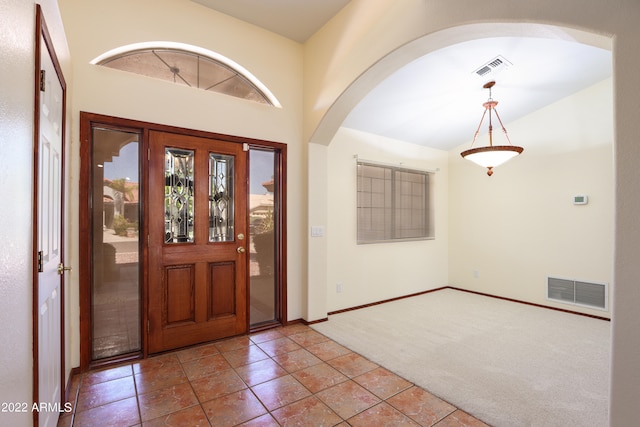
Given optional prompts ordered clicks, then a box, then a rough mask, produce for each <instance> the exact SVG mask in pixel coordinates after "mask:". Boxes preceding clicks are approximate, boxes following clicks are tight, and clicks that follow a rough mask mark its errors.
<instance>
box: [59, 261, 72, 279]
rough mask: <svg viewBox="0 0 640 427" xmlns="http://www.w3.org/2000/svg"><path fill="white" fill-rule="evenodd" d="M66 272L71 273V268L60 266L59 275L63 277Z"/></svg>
mask: <svg viewBox="0 0 640 427" xmlns="http://www.w3.org/2000/svg"><path fill="white" fill-rule="evenodd" d="M65 271H71V267H65V266H64V265H62V263H60V264H58V274H59V275H61V276H62V275H63V274H64V272H65Z"/></svg>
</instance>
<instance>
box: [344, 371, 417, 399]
mask: <svg viewBox="0 0 640 427" xmlns="http://www.w3.org/2000/svg"><path fill="white" fill-rule="evenodd" d="M353 380H354V381H355V382H357V383H358V384H360V385H361V386H362V387H364V388H366V389H367V390H369V391H370V392H371V393H373V394H375V395H376V396H378V397H379V398H380V399H382V400H385V399H388V398H389V397H391V396H393V395H395V394H398V393H399V392H401V391H402V390H406V389H408V388H409V387H411V386H412V385H413V384H412V383H410V382H409V381H407V380H405V379H404V378H402V377H399V376H398V375H396V374H394V373H393V372H390V371H388V370H386V369H384V368H376V369H374V370H373V371H369V372H367V373H366V374H362V375H360V376H357V377H355V378H354V379H353Z"/></svg>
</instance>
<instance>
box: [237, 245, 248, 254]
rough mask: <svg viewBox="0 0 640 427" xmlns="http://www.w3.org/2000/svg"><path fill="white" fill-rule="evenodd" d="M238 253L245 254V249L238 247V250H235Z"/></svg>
mask: <svg viewBox="0 0 640 427" xmlns="http://www.w3.org/2000/svg"><path fill="white" fill-rule="evenodd" d="M236 250H237V251H238V253H239V254H243V253H245V252H246V250H245V248H244V247H242V246H240V247H239V248H238V249H236Z"/></svg>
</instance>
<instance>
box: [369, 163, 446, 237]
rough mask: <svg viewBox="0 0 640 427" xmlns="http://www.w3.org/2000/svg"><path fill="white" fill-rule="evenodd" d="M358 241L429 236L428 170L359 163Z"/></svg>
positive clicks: (430, 234) (430, 235) (431, 222)
mask: <svg viewBox="0 0 640 427" xmlns="http://www.w3.org/2000/svg"><path fill="white" fill-rule="evenodd" d="M357 169H358V184H357V187H358V236H357V239H358V243H376V242H388V241H399V240H418V239H433V237H434V236H433V215H432V214H431V212H432V211H433V209H432V206H431V205H432V203H431V202H430V193H431V191H430V181H431V180H430V175H431V174H430V173H429V172H425V171H418V170H411V169H405V168H400V167H395V166H386V165H378V164H373V163H367V162H361V161H359V162H358V164H357Z"/></svg>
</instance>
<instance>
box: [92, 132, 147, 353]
mask: <svg viewBox="0 0 640 427" xmlns="http://www.w3.org/2000/svg"><path fill="white" fill-rule="evenodd" d="M138 153H139V135H138V134H136V133H131V132H122V131H116V130H111V129H99V128H94V129H93V146H92V158H93V164H92V185H91V188H92V224H93V225H92V241H93V247H92V265H93V275H92V287H91V304H92V337H93V343H92V359H93V360H99V359H104V358H108V357H113V356H119V355H123V354H126V353H131V352H137V351H139V350H140V349H141V340H140V281H139V276H140V275H139V268H140V264H139V258H138V255H139V247H140V246H139V236H138V229H139V224H140V221H139V218H140V185H139V182H140V180H139V174H138V172H139V166H138V164H139V161H138V159H139V155H138Z"/></svg>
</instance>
